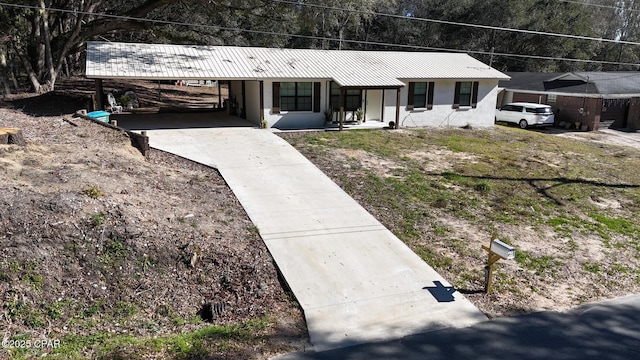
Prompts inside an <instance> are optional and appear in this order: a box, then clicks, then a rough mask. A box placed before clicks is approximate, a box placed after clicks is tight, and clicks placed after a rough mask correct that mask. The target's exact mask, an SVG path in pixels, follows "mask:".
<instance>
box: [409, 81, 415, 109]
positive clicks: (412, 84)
mask: <svg viewBox="0 0 640 360" xmlns="http://www.w3.org/2000/svg"><path fill="white" fill-rule="evenodd" d="M415 91H416V83H414V82H410V83H409V95H408V97H407V110H413V97H414V96H415V95H414V92H415Z"/></svg>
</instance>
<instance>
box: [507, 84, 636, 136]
mask: <svg viewBox="0 0 640 360" xmlns="http://www.w3.org/2000/svg"><path fill="white" fill-rule="evenodd" d="M507 75H509V77H510V78H511V79H510V80H509V81H500V85H499V86H500V92H499V95H498V105H504V104H507V103H510V102H534V103H539V104H548V105H551V106H552V107H553V110H554V113H555V114H556V116H555V120H556V124H557V125H560V124H561V123H562V125H566V126H569V127H576V124H577V125H578V127H580V128H582V129H588V130H598V129H599V128H605V127H606V128H613V129H627V130H633V131H635V130H636V129H639V128H640V72H622V71H612V72H593V71H592V72H569V73H533V72H509V73H507Z"/></svg>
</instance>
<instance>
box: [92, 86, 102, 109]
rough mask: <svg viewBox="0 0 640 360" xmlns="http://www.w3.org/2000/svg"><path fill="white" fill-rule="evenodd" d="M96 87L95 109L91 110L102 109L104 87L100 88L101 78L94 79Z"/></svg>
mask: <svg viewBox="0 0 640 360" xmlns="http://www.w3.org/2000/svg"><path fill="white" fill-rule="evenodd" d="M94 82H95V87H96V96H95V103H94V106H95V109H93V110H101V109H102V93H103V92H104V89H103V88H102V79H96V80H95V81H94Z"/></svg>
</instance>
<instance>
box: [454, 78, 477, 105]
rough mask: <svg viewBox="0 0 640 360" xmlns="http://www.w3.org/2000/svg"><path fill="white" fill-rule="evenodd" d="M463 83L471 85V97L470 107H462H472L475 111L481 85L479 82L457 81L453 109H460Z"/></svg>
mask: <svg viewBox="0 0 640 360" xmlns="http://www.w3.org/2000/svg"><path fill="white" fill-rule="evenodd" d="M463 83H471V94H470V95H471V96H470V99H469V103H470V104H469V105H466V104H465V105H462V106H463V107H471V108H473V109H475V108H476V107H477V106H478V87H479V85H480V83H479V82H478V81H456V87H455V93H454V95H453V108H454V109H459V108H460V90H461V87H462V84H463Z"/></svg>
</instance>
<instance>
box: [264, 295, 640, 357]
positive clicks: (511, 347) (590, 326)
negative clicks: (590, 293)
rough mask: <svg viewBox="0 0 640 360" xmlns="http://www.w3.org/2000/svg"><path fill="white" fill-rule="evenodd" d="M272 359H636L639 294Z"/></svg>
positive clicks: (639, 328)
mask: <svg viewBox="0 0 640 360" xmlns="http://www.w3.org/2000/svg"><path fill="white" fill-rule="evenodd" d="M277 359H278V360H288V359H354V360H355V359H358V360H371V359H416V360H417V359H429V360H463V359H464V360H467V359H475V360H483V359H496V360H497V359H519V360H533V359H536V360H538V359H553V360H556V359H575V360H585V359H594V360H595V359H598V360H610V359H611V360H613V359H620V360H623V359H624V360H627V359H628V360H631V359H640V295H636V296H631V297H625V298H621V299H617V300H613V301H609V302H606V303H599V304H590V305H585V306H582V307H579V308H577V309H574V310H572V311H570V312H566V313H560V312H540V313H534V314H528V315H522V316H516V317H511V318H500V319H495V320H492V321H486V322H483V323H479V324H477V325H474V326H472V327H468V328H464V329H447V330H442V331H435V332H429V333H425V334H419V335H413V336H409V337H406V338H403V339H401V340H397V341H390V342H385V343H376V344H365V345H359V346H354V347H349V348H343V349H336V350H332V351H327V352H321V353H314V352H306V353H293V354H287V355H283V356H280V357H278V358H277Z"/></svg>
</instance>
